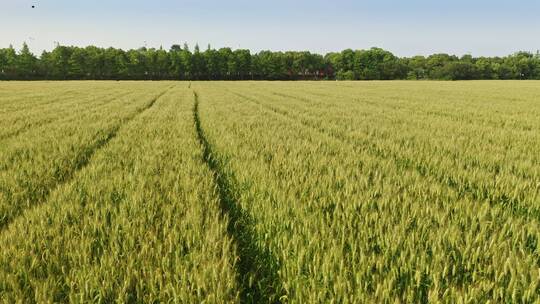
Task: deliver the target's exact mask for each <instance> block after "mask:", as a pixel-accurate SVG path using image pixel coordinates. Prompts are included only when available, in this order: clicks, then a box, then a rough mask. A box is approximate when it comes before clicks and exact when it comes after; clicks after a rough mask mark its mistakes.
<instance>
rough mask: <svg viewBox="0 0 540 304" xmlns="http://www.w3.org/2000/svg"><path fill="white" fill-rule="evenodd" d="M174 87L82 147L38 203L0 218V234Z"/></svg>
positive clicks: (69, 178)
mask: <svg viewBox="0 0 540 304" xmlns="http://www.w3.org/2000/svg"><path fill="white" fill-rule="evenodd" d="M173 87H174V86H171V87H169V88H167V89H166V90H164V91H163V92H161V93H160V94H158V95H157V96H156V97H154V98H153V99H152V100H150V102H148V103H147V104H145V105H144V106H143V107H141V108H139V109H137V110H136V111H135V112H134V113H133V114H131V115H129V116H127V117H125V118H123V119H121V120H120V122H119V123H118V124H116V125H115V126H113V127H111V128H109V129H108V130H105V131H104V132H103V134H101V135H98V137H97V139H96V141H95V142H94V143H93V144H92V145H89V146H87V147H84V148H83V149H82V152H81V153H79V154H78V155H77V157H76V159H75V161H74V163H75V165H74V166H73V167H72V168H70V170H68V172H66V174H65V175H63V176H62V178H61V179H59V180H57V181H56V182H55V183H54V185H52V186H51V187H48V188H46V189H43V192H44V193H43V195H42V199H40V200H39V201H38V202H35V203H33V204H31V205H30V206H28V207H26V208H20V209H16V210H15V211H14V212H13V213H12V214H9V215H6V216H4V217H3V218H0V232H2V231H4V230H7V229H8V228H9V225H10V224H11V223H12V222H13V221H15V220H16V219H17V218H19V217H20V216H22V215H23V214H24V213H25V212H28V211H29V210H30V209H33V208H36V207H37V206H40V205H42V204H44V203H45V202H47V200H48V198H49V195H50V194H51V193H52V192H54V191H55V190H56V189H58V188H60V187H61V186H62V185H64V184H66V183H68V182H70V181H71V180H72V179H73V178H74V176H75V175H76V174H77V172H79V171H81V170H83V169H84V168H85V167H86V166H88V164H89V163H90V161H91V159H92V157H93V156H94V155H95V154H96V153H97V152H98V151H99V150H100V149H102V148H104V147H105V145H107V144H108V143H109V142H110V141H111V140H112V139H114V138H115V137H116V135H117V134H118V131H120V129H121V128H122V127H123V126H124V125H126V124H128V123H129V122H130V121H132V120H133V119H135V118H136V117H137V116H139V115H140V114H142V113H143V112H145V111H147V110H149V109H150V108H152V107H153V106H154V104H155V103H156V102H157V101H158V100H159V99H160V98H161V97H162V96H163V95H165V94H166V93H167V92H168V91H170V90H171V89H172V88H173Z"/></svg>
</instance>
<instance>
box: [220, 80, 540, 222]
mask: <svg viewBox="0 0 540 304" xmlns="http://www.w3.org/2000/svg"><path fill="white" fill-rule="evenodd" d="M228 91H229V92H230V93H232V94H233V95H236V96H238V97H240V98H242V99H244V100H246V101H249V102H251V103H254V104H257V105H258V106H261V107H263V108H265V109H267V110H269V111H271V112H272V113H274V114H276V115H280V116H282V117H285V118H287V119H291V120H294V121H297V122H298V123H300V124H302V125H303V126H305V127H306V128H308V129H311V130H314V131H317V132H320V133H322V134H325V135H327V136H330V137H332V138H334V139H337V140H339V141H341V142H343V143H346V144H349V145H351V147H352V148H353V149H354V150H358V152H363V153H369V154H371V155H372V156H374V157H378V158H382V159H392V160H393V162H394V163H395V164H396V166H397V167H398V168H401V169H402V170H410V171H415V172H417V173H418V174H419V175H420V176H422V177H428V176H431V177H433V178H434V179H435V181H437V182H438V183H439V184H441V185H443V186H446V187H449V188H450V189H453V190H454V191H456V193H457V195H458V197H459V198H466V197H468V198H471V199H473V200H475V201H488V202H489V204H490V205H492V206H495V205H498V206H501V207H502V208H505V209H509V211H510V212H511V214H513V215H515V216H520V217H524V218H530V219H533V220H536V221H540V209H537V208H533V207H530V208H528V207H527V205H528V204H526V203H525V202H523V201H521V200H519V199H516V198H512V197H510V196H509V195H508V194H506V193H502V194H492V193H490V192H489V191H488V189H486V188H485V187H481V186H480V185H478V184H476V183H474V182H470V181H469V182H466V183H463V182H461V181H459V180H457V179H456V178H454V177H452V176H448V175H445V174H444V173H440V172H439V170H435V169H434V168H433V167H432V166H430V165H426V164H425V163H423V162H418V161H415V160H412V159H410V158H407V157H402V156H400V155H398V154H397V153H396V152H394V151H387V150H384V149H383V148H381V147H380V146H378V145H377V144H376V143H371V146H370V147H367V145H368V142H366V143H365V144H363V145H364V146H366V147H365V148H361V147H358V145H357V144H358V143H357V142H355V141H354V139H352V138H350V137H348V136H346V135H344V134H342V133H339V134H337V133H336V132H331V131H329V130H327V129H326V128H324V127H321V126H315V125H312V124H310V123H307V122H305V121H304V120H302V119H300V118H299V117H295V115H291V114H290V113H289V112H287V111H285V110H281V109H277V108H274V107H271V106H268V105H266V104H264V103H262V102H260V101H258V100H257V99H256V98H254V97H250V96H245V95H243V94H240V93H237V92H234V91H231V90H228ZM524 205H525V206H524ZM529 205H530V204H529Z"/></svg>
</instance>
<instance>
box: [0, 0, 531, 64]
mask: <svg viewBox="0 0 540 304" xmlns="http://www.w3.org/2000/svg"><path fill="white" fill-rule="evenodd" d="M32 5H35V6H36V7H35V8H32V7H31V6H32ZM539 12H540V1H533V0H515V1H501V0H492V1H488V0H469V1H466V0H454V1H433V0H432V1H429V0H409V1H396V0H379V1H375V0H369V1H352V0H333V1H330V0H326V1H322V0H274V1H256V0H252V1H248V0H229V1H217V0H199V1H195V0H178V1H172V0H154V1H142V0H131V1H128V0H116V1H115V0H109V1H106V0H94V1H76V0H71V1H68V0H0V48H3V47H7V46H9V45H10V44H13V46H14V47H15V48H16V49H19V48H20V46H21V45H22V43H23V41H26V42H27V43H28V44H29V46H30V48H31V49H32V51H34V52H35V53H37V54H39V53H41V51H42V50H44V49H46V50H50V49H52V48H53V47H54V43H55V42H59V43H60V44H62V45H77V46H86V45H96V46H101V47H109V46H113V47H118V48H123V49H130V48H138V47H141V46H144V45H145V44H146V45H147V46H148V47H159V46H163V47H164V48H167V49H168V48H169V47H170V46H171V44H174V43H178V44H183V43H184V42H187V43H188V44H189V45H190V46H191V47H193V45H194V44H195V43H198V44H199V45H200V46H201V48H202V49H204V48H206V45H207V44H211V45H212V47H215V48H220V47H224V46H229V47H231V48H233V49H236V48H247V49H250V50H252V51H254V52H257V51H260V50H267V49H268V50H274V51H277V50H309V51H312V52H316V53H323V54H324V53H326V52H330V51H341V50H343V49H346V48H352V49H365V48H370V47H374V46H377V47H382V48H384V49H387V50H389V51H391V52H393V53H394V54H396V55H398V56H412V55H417V54H418V55H428V54H433V53H439V52H444V53H450V54H456V55H463V54H472V55H474V56H502V55H508V54H511V53H514V52H516V51H520V50H524V51H531V52H535V51H536V50H538V49H540V17H538V14H539Z"/></svg>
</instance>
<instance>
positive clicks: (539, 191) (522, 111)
mask: <svg viewBox="0 0 540 304" xmlns="http://www.w3.org/2000/svg"><path fill="white" fill-rule="evenodd" d="M538 151H540V83H539V82H537V81H472V82H431V81H419V82H408V81H388V82H106V81H103V82H93V81H86V82H77V81H73V82H0V301H2V302H4V303H67V302H69V303H89V302H90V303H536V302H538V301H540V248H539V246H540V244H539V243H538V242H539V238H540V153H539V152H538Z"/></svg>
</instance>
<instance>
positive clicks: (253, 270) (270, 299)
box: [193, 91, 285, 303]
mask: <svg viewBox="0 0 540 304" xmlns="http://www.w3.org/2000/svg"><path fill="white" fill-rule="evenodd" d="M193 95H194V105H193V119H194V122H195V129H196V134H197V140H198V141H199V144H200V145H201V148H202V152H203V160H204V162H205V163H206V165H207V166H208V168H209V169H210V171H211V172H212V175H213V179H214V183H215V184H216V186H217V192H218V198H219V204H220V208H221V211H222V213H223V215H224V216H227V217H228V225H227V232H228V234H229V235H230V236H231V237H232V239H233V240H234V242H235V244H236V248H237V251H238V262H237V264H236V271H237V282H238V284H239V286H240V288H241V290H240V302H241V303H279V301H280V297H281V296H283V295H285V292H284V290H283V287H282V286H283V285H282V283H281V281H280V280H279V276H278V273H277V269H276V268H277V265H278V262H277V259H276V258H275V257H274V256H273V255H272V254H271V253H270V252H269V251H268V250H265V249H264V248H260V247H259V246H257V244H256V239H255V235H256V234H255V229H254V227H253V224H252V223H253V220H252V219H251V217H250V216H249V215H248V214H247V213H246V212H245V211H244V210H242V207H241V206H240V204H239V203H238V202H237V200H236V199H235V195H234V194H233V190H232V184H233V183H232V182H231V181H230V177H228V176H227V175H226V174H225V173H224V172H223V168H222V164H221V163H220V161H219V160H218V158H217V157H216V152H215V151H214V149H213V147H212V145H211V144H210V143H209V142H208V140H207V138H206V136H205V134H204V130H203V129H202V126H201V119H200V116H199V95H198V93H197V92H196V91H193Z"/></svg>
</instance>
